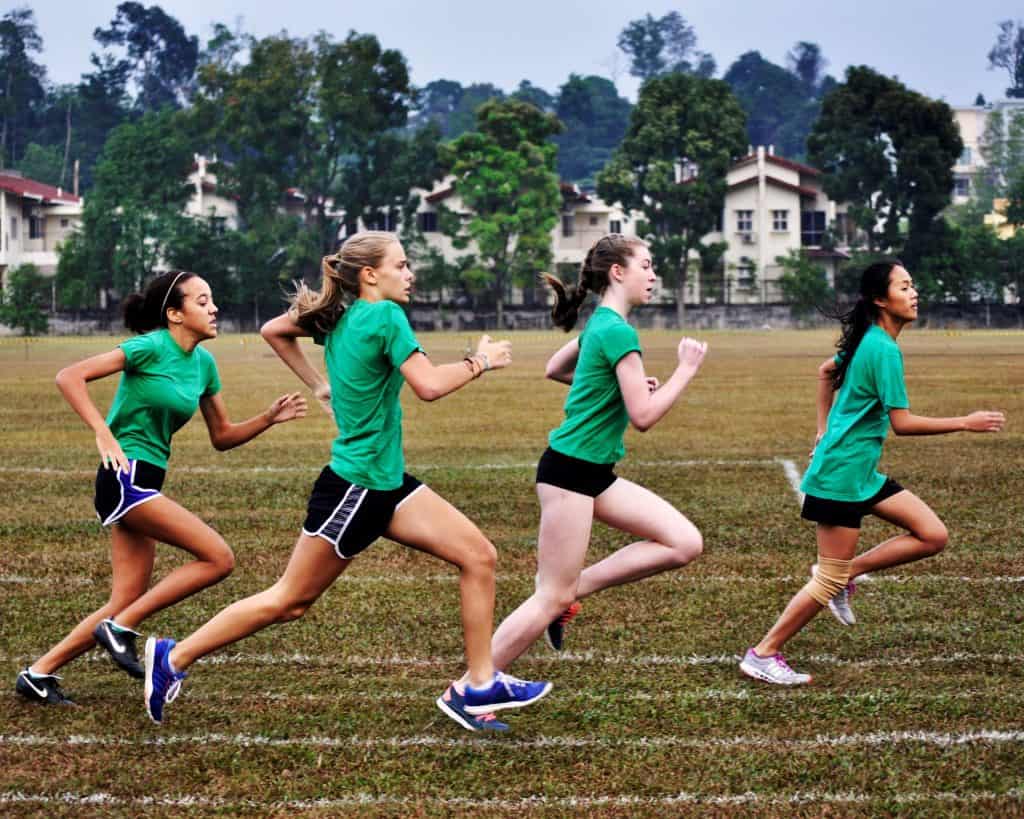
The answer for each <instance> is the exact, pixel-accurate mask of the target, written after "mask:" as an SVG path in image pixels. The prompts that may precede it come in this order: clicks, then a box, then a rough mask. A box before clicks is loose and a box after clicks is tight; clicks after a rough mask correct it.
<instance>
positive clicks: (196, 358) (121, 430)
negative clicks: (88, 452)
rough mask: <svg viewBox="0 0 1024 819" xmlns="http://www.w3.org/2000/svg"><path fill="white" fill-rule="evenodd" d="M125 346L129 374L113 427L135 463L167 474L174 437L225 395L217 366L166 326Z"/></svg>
mask: <svg viewBox="0 0 1024 819" xmlns="http://www.w3.org/2000/svg"><path fill="white" fill-rule="evenodd" d="M119 346H120V347H121V349H122V350H123V351H124V359H125V361H124V372H123V373H122V374H121V383H120V384H118V386H117V394H116V395H114V403H113V404H112V405H111V407H110V412H109V413H108V414H107V426H108V427H110V431H111V432H112V433H113V434H114V437H115V438H116V439H117V442H118V443H119V444H120V445H121V449H123V450H124V454H125V455H127V456H128V457H129V458H138V459H140V460H143V461H147V462H149V463H151V464H154V465H155V466H159V467H160V468H161V469H166V468H167V459H168V458H169V457H170V455H171V436H172V435H174V433H175V432H177V431H178V430H179V429H181V427H183V426H184V425H185V423H186V422H187V421H188V419H189V418H191V417H192V416H193V415H195V412H196V410H197V409H198V408H199V399H200V398H201V397H203V396H204V395H215V394H216V393H218V392H220V377H219V376H218V375H217V364H216V362H215V361H214V360H213V356H212V355H210V353H209V352H208V351H207V350H204V349H203V348H202V347H200V346H198V345H197V346H196V347H195V348H194V349H193V350H192V352H190V353H186V352H185V351H184V350H182V349H181V347H179V346H178V342H176V341H175V340H174V338H173V337H172V336H171V334H170V333H169V332H167V329H166V328H164V327H161V328H160V329H159V330H153V331H152V332H150V333H145V334H143V335H140V336H134V337H133V338H129V339H127V340H125V341H122V342H121V344H120V345H119Z"/></svg>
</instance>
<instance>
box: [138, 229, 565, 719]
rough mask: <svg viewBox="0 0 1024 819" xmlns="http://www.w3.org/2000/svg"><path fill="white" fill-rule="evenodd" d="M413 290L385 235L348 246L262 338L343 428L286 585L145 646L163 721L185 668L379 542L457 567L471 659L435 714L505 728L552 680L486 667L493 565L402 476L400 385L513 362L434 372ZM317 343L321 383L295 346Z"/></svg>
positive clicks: (490, 550) (419, 391)
mask: <svg viewBox="0 0 1024 819" xmlns="http://www.w3.org/2000/svg"><path fill="white" fill-rule="evenodd" d="M414 281H415V277H414V276H413V273H412V270H411V269H410V268H409V264H408V261H407V260H406V257H405V251H404V250H403V249H402V245H401V244H399V242H398V240H397V238H396V237H395V235H394V234H392V233H384V232H378V231H367V232H365V233H357V234H355V235H353V236H352V237H350V238H349V239H347V240H346V241H345V243H344V244H343V245H342V246H341V249H340V250H339V251H338V252H337V253H336V254H334V255H333V256H328V257H326V258H325V259H324V261H323V285H322V286H321V289H320V291H319V292H314V291H311V290H309V289H308V288H306V287H304V286H303V287H300V288H299V290H298V292H297V293H296V295H295V298H294V300H293V302H292V307H291V309H290V310H289V311H288V312H287V313H285V314H284V315H282V316H278V317H277V318H275V319H273V320H271V321H269V322H267V324H265V325H264V326H263V330H262V333H263V337H264V338H265V339H266V340H267V342H268V343H269V344H270V346H271V347H273V348H274V351H275V352H276V353H277V354H278V355H279V356H280V357H281V360H282V361H284V363H285V364H287V365H288V366H289V367H290V368H291V369H292V370H293V371H294V372H295V374H296V375H297V376H298V377H299V378H300V379H301V380H302V382H303V383H304V384H305V385H306V386H307V387H309V388H310V389H311V390H313V393H314V395H316V397H317V398H318V399H319V400H320V401H321V402H322V403H323V404H324V405H325V407H327V408H328V411H329V412H331V414H332V416H333V417H334V420H335V422H336V423H337V425H338V436H337V438H335V440H334V444H333V446H332V447H331V461H330V464H329V465H328V466H326V467H324V469H323V471H322V472H321V473H320V477H319V478H317V481H316V483H315V484H314V485H313V492H312V495H311V497H310V499H309V506H308V509H307V514H306V521H305V523H304V525H303V527H302V534H301V535H299V539H298V542H297V543H296V544H295V548H294V549H293V551H292V556H291V560H290V561H289V563H288V567H287V568H286V569H285V572H284V575H283V576H282V577H281V578H280V579H279V580H278V581H277V583H275V584H274V585H273V586H272V587H270V588H269V589H267V590H266V591H263V592H260V593H259V594H256V595H253V596H252V597H249V598H246V599H245V600H241V601H239V602H237V603H234V604H233V605H231V606H229V607H228V608H226V609H225V610H224V611H222V612H221V613H220V614H218V615H217V616H216V617H214V618H213V619H212V620H210V622H208V623H207V624H206V625H204V626H202V627H201V628H200V629H199V630H198V631H196V632H195V633H194V634H192V635H191V636H190V637H187V638H186V639H184V640H182V641H181V642H180V643H178V644H175V642H174V641H173V640H168V639H162V640H156V639H155V638H152V637H151V638H150V639H149V641H148V642H147V644H146V660H147V669H146V673H147V686H146V706H147V709H148V711H149V714H150V717H152V719H153V720H154V721H155V722H160V721H161V719H162V717H163V707H164V703H165V702H167V701H168V695H169V694H170V695H171V698H173V692H174V691H176V687H177V684H178V682H179V681H180V680H181V679H182V678H183V677H184V671H185V669H186V668H188V667H189V666H190V665H191V664H192V663H193V662H195V661H196V660H197V659H199V658H200V657H204V656H206V655H207V654H210V653H211V652H213V651H216V650H217V649H219V648H222V647H224V646H226V645H229V644H230V643H233V642H235V641H237V640H241V639H242V638H244V637H247V636H248V635H250V634H253V633H255V632H256V631H259V630H260V629H262V628H265V627H266V626H269V625H272V624H273V623H282V622H286V621H288V620H294V619H296V618H298V617H301V616H302V615H303V614H304V613H305V612H306V610H307V609H308V608H309V607H310V606H311V605H313V603H314V602H315V601H316V600H317V598H318V597H320V595H321V594H323V593H324V591H326V590H327V589H328V588H329V587H330V585H331V584H332V583H333V582H334V581H335V580H336V579H337V578H338V576H339V575H341V573H342V572H343V571H345V570H346V569H347V568H348V567H349V565H351V563H352V561H353V560H354V559H355V558H356V556H357V555H358V554H359V553H360V552H362V551H363V550H364V549H366V548H367V547H368V546H369V545H370V544H371V543H373V541H375V540H376V539H377V538H379V537H387V538H390V539H391V540H394V541H396V542H397V543H401V544H403V545H405V546H410V547H412V548H414V549H418V550H420V551H423V552H427V553H428V554H432V555H434V556H435V557H439V558H441V559H442V560H444V561H446V562H448V563H451V564H453V565H454V566H456V567H458V569H459V572H460V592H461V598H462V627H463V633H464V637H465V646H466V662H467V665H468V668H469V671H468V673H467V682H466V685H465V686H462V685H456V684H454V683H453V684H452V685H451V686H450V687H449V688H448V690H447V691H445V692H444V694H443V695H442V696H441V697H439V698H438V700H437V705H438V706H439V707H440V708H441V710H442V711H443V712H444V713H445V714H447V715H448V716H449V717H451V718H452V719H453V720H455V721H456V722H457V723H458V724H459V725H461V726H462V727H463V728H466V729H468V730H470V731H481V730H491V731H493V730H498V731H501V730H506V729H507V728H508V726H507V725H505V724H504V723H501V722H498V720H496V719H494V717H493V716H492V714H491V712H493V711H498V710H501V709H504V708H521V707H523V706H525V705H529V704H530V703H532V702H535V701H537V700H539V699H540V698H541V697H543V696H544V695H545V694H547V693H548V691H549V690H550V688H551V685H550V683H535V682H528V681H525V680H517V679H515V678H513V677H509V676H507V675H504V674H500V673H495V667H494V664H493V662H492V661H491V645H490V638H491V628H492V624H493V618H494V568H495V562H496V560H497V553H496V551H495V548H494V546H493V545H492V544H491V542H490V541H489V540H488V539H487V538H486V537H484V535H483V533H482V532H481V531H480V530H479V529H478V528H477V527H476V525H474V524H473V522H472V521H470V520H469V518H467V517H466V516H465V515H464V514H462V512H460V511H459V510H458V509H456V508H455V507H454V506H452V505H451V504H450V503H448V502H447V501H446V500H444V498H442V497H441V496H440V495H438V494H436V493H435V492H433V491H432V490H431V489H430V488H428V487H427V486H425V485H424V484H422V483H420V481H418V480H417V479H416V478H414V477H413V476H412V475H410V474H408V473H407V472H406V471H405V459H404V456H403V453H402V424H401V421H402V409H401V406H400V404H399V401H398V393H399V391H400V390H401V389H402V385H403V384H404V383H405V382H406V381H408V382H409V385H410V386H411V387H412V389H413V392H414V393H416V396H417V397H418V398H421V399H423V400H424V401H433V400H436V399H438V398H441V397H443V396H445V395H448V394H449V393H452V392H455V390H457V389H460V388H461V387H464V386H466V385H467V384H468V383H469V382H470V381H473V380H474V379H476V378H478V377H480V375H481V374H482V373H484V372H485V371H487V370H494V369H500V368H502V367H507V366H508V365H509V364H510V363H511V361H512V352H511V345H510V344H509V342H507V341H492V340H491V339H490V338H489V337H488V336H484V337H483V338H482V339H481V340H480V344H479V346H478V347H477V351H476V352H475V353H474V354H473V355H471V356H469V357H468V358H466V359H465V360H464V361H459V362H456V363H454V364H440V365H434V364H432V363H431V362H430V359H429V358H427V356H426V354H425V353H424V352H423V348H422V347H421V346H420V344H419V342H418V341H417V340H416V337H415V335H414V334H413V331H412V328H411V327H410V326H409V320H408V319H407V318H406V316H405V312H404V311H403V310H402V308H401V306H400V305H403V304H408V302H409V298H410V293H411V291H412V285H413V282H414ZM303 336H312V337H313V338H314V340H315V341H316V342H317V343H318V344H322V345H323V347H324V361H325V364H326V369H327V378H326V379H325V378H324V377H323V376H321V375H320V373H319V372H318V371H317V370H316V368H315V367H313V365H312V364H311V363H310V362H309V360H308V359H307V358H306V355H305V353H304V352H303V351H302V348H301V347H300V346H299V338H301V337H303Z"/></svg>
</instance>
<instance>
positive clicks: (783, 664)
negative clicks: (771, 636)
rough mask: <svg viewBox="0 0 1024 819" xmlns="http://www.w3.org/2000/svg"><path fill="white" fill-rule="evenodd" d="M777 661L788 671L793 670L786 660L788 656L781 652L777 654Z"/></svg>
mask: <svg viewBox="0 0 1024 819" xmlns="http://www.w3.org/2000/svg"><path fill="white" fill-rule="evenodd" d="M775 662H776V663H778V664H779V665H781V666H782V667H783V668H784V669H785V670H786V671H789V672H792V671H793V669H792V668H790V667H789V663H787V662H786V658H785V657H783V656H782V655H781V654H776V655H775Z"/></svg>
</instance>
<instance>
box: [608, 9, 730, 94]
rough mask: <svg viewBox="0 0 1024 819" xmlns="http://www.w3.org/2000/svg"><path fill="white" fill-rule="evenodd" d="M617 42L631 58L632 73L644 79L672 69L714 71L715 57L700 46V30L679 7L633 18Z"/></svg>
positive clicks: (706, 74)
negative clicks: (657, 15) (657, 16)
mask: <svg viewBox="0 0 1024 819" xmlns="http://www.w3.org/2000/svg"><path fill="white" fill-rule="evenodd" d="M618 46H619V48H620V49H621V50H622V51H624V52H625V53H626V55H627V56H628V57H629V59H630V69H629V73H630V74H632V75H633V76H634V77H639V78H640V79H641V80H649V79H651V78H652V77H658V76H661V75H663V74H666V73H671V72H681V73H684V74H697V75H698V76H701V77H711V76H712V75H714V73H715V60H714V57H712V56H711V55H710V54H708V53H707V52H704V51H698V50H697V34H696V32H695V31H694V30H693V26H691V25H690V24H689V23H687V22H686V19H685V18H684V17H683V16H682V15H681V14H680V13H679V12H678V11H670V12H669V13H668V14H666V15H665V16H663V17H659V18H657V19H655V18H654V17H652V16H651V15H650V14H647V15H645V16H644V17H642V18H640V19H639V20H632V21H631V22H629V23H628V24H627V25H626V27H625V28H624V29H623V30H622V31H621V33H620V34H619V39H618Z"/></svg>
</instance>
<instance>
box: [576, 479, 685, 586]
mask: <svg viewBox="0 0 1024 819" xmlns="http://www.w3.org/2000/svg"><path fill="white" fill-rule="evenodd" d="M594 516H595V517H596V518H597V519H598V520H600V521H601V522H603V523H606V524H608V525H609V526H613V527H614V528H616V529H618V530H620V531H622V532H628V533H629V534H631V535H636V536H638V537H641V538H643V540H638V541H636V542H634V543H630V544H629V545H628V546H623V547H622V548H621V549H619V550H618V551H617V552H615V553H614V554H611V555H609V556H608V557H606V558H605V559H604V560H601V561H599V562H598V563H595V564H594V565H593V566H588V567H587V568H586V569H584V571H583V574H582V575H580V582H579V588H578V589H577V591H576V596H577V598H580V599H582V598H584V597H587V596H588V595H591V594H594V593H595V592H599V591H601V590H602V589H607V588H610V587H612V586H620V585H622V584H623V583H632V582H633V581H635V580H642V579H643V578H645V577H650V576H651V575H655V574H659V573H660V572H664V571H668V570H669V569H678V568H680V567H681V566H685V565H686V564H687V563H689V562H690V561H691V560H693V559H695V558H696V557H698V556H699V555H700V554H701V552H702V551H703V549H704V541H703V539H702V538H701V534H700V532H699V531H698V530H697V527H696V526H694V525H693V524H692V523H691V522H690V521H689V520H687V518H686V517H685V516H684V515H683V514H682V513H681V512H680V511H679V510H678V509H676V508H675V507H674V506H673V505H672V504H670V503H669V502H668V501H666V500H665V499H664V498H661V497H659V496H658V495H656V494H655V493H654V492H651V491H650V490H649V489H645V488H644V487H642V486H640V485H638V484H635V483H633V482H632V481H627V480H625V479H623V478H619V479H618V480H617V481H615V483H613V484H612V485H611V486H609V487H608V488H607V489H606V490H605V491H604V492H602V493H601V494H600V495H598V496H597V497H596V498H595V499H594Z"/></svg>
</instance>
